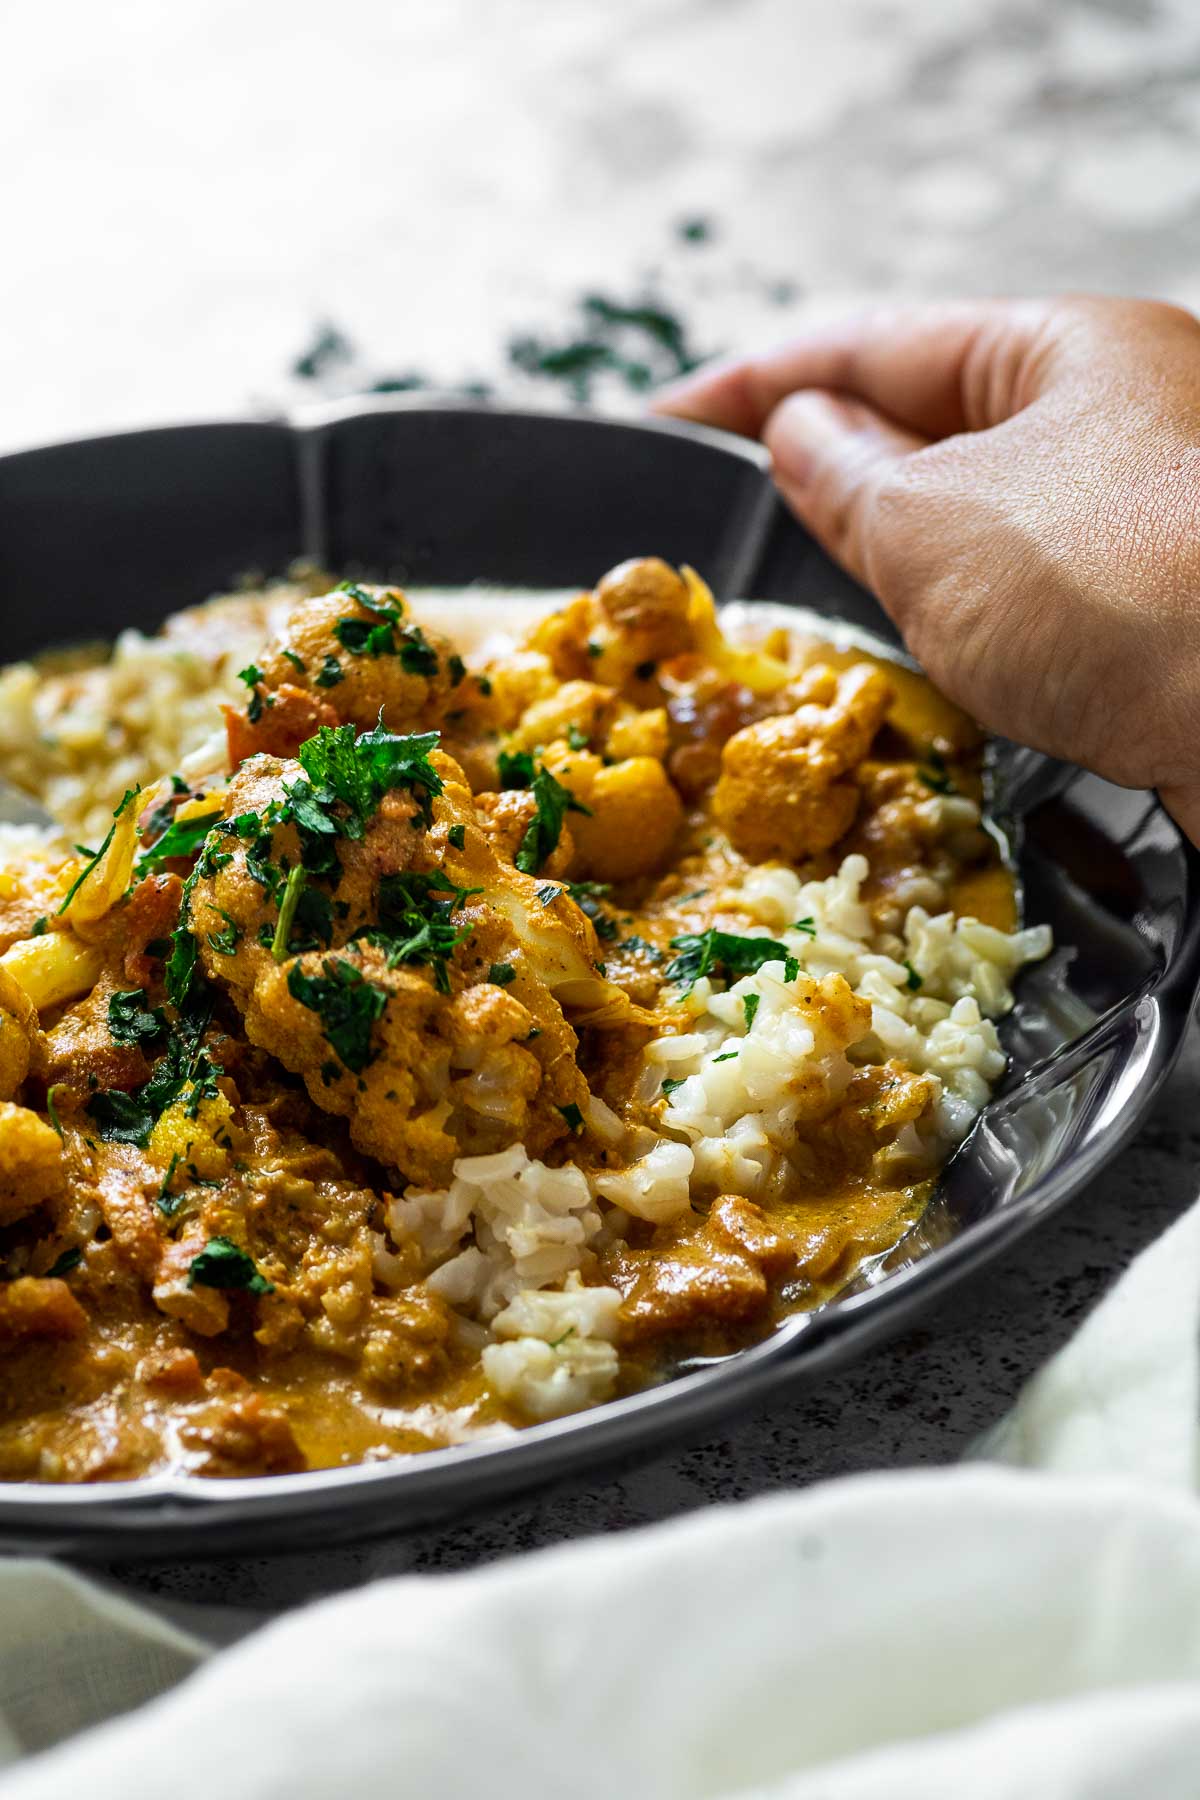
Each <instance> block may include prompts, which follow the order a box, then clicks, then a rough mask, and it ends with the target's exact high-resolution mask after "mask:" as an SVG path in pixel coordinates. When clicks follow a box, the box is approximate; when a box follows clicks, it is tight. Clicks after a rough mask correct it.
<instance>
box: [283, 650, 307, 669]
mask: <svg viewBox="0 0 1200 1800" xmlns="http://www.w3.org/2000/svg"><path fill="white" fill-rule="evenodd" d="M279 654H280V655H281V656H282V657H285V658H286V659H287V661H288V662H290V663H291V665H292V667H293V669H295V671H296V673H297V675H303V673H304V658H303V657H302V656H297V654H296V652H295V651H294V650H287V649H284V650H281V651H280V652H279Z"/></svg>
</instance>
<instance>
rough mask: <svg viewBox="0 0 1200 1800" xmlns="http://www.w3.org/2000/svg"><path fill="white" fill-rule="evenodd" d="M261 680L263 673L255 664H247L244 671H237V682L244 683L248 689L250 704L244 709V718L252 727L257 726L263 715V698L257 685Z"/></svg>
mask: <svg viewBox="0 0 1200 1800" xmlns="http://www.w3.org/2000/svg"><path fill="white" fill-rule="evenodd" d="M262 679H263V672H262V670H261V669H260V668H259V666H258V664H257V663H247V665H246V667H245V668H244V669H239V670H238V680H239V681H244V682H245V683H246V686H247V687H248V688H249V689H250V703H249V705H248V706H247V708H246V717H247V718H248V719H249V721H250V723H251V724H252V725H257V724H258V721H259V720H260V719H261V718H262V715H263V697H262V695H261V693H260V692H259V684H260V682H261V681H262ZM272 704H273V703H272Z"/></svg>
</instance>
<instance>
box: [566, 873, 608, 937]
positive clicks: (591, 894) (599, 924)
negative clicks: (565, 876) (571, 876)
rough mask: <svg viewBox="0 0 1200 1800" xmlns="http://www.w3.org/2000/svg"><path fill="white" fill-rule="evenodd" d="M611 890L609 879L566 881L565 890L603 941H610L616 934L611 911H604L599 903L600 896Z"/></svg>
mask: <svg viewBox="0 0 1200 1800" xmlns="http://www.w3.org/2000/svg"><path fill="white" fill-rule="evenodd" d="M611 891H612V883H611V882H610V881H571V882H568V883H567V892H568V893H569V894H570V896H571V898H572V900H573V901H574V902H575V904H576V906H577V907H578V908H579V910H580V912H581V913H583V914H584V915H585V916H586V917H587V918H589V919H590V920H591V921H592V924H593V926H594V927H595V930H596V936H597V937H598V938H600V939H602V940H603V941H604V942H605V943H611V942H612V940H613V938H615V937H616V935H617V921H616V920H615V919H614V918H613V916H612V914H611V913H607V912H605V910H604V908H603V907H602V906H601V904H600V896H601V895H602V894H608V893H611Z"/></svg>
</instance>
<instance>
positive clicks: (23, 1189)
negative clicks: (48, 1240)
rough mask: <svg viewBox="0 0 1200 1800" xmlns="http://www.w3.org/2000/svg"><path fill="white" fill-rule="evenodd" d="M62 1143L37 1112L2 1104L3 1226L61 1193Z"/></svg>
mask: <svg viewBox="0 0 1200 1800" xmlns="http://www.w3.org/2000/svg"><path fill="white" fill-rule="evenodd" d="M64 1180H65V1175H64V1171H63V1155H62V1142H61V1140H60V1138H59V1135H58V1133H57V1131H55V1129H54V1127H53V1126H52V1125H49V1124H47V1122H46V1120H45V1119H41V1118H39V1117H38V1115H37V1113H35V1112H30V1111H29V1109H28V1108H27V1107H24V1106H16V1105H14V1104H13V1102H12V1101H11V1100H3V1101H0V1225H11V1224H12V1223H13V1221H14V1219H22V1218H24V1216H25V1214H26V1213H29V1212H32V1211H33V1209H34V1207H36V1206H40V1205H41V1203H42V1201H43V1200H51V1199H53V1198H54V1196H55V1195H56V1194H58V1193H60V1192H61V1191H62V1187H63V1183H64Z"/></svg>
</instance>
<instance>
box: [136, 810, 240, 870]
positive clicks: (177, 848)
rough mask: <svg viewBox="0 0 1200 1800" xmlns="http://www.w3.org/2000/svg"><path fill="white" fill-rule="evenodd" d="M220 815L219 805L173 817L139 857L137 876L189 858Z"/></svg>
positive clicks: (194, 853) (195, 851) (193, 854)
mask: <svg viewBox="0 0 1200 1800" xmlns="http://www.w3.org/2000/svg"><path fill="white" fill-rule="evenodd" d="M220 818H221V813H220V810H219V809H216V810H214V811H213V812H206V813H198V814H197V815H196V816H195V817H194V818H190V819H172V820H171V823H170V824H169V825H168V826H167V828H166V830H165V831H163V832H162V834H161V836H159V837H157V838H156V839H155V840H154V842H153V843H152V844H151V846H150V848H149V849H148V850H146V851H144V852H143V854H142V855H141V856H140V857H139V858H138V861H137V866H136V868H135V869H134V874H135V875H136V876H137V878H138V880H139V881H140V880H141V879H142V877H143V876H145V875H153V874H156V873H157V871H158V870H159V869H161V868H162V866H163V864H164V863H168V862H177V861H190V860H191V858H192V857H193V856H195V855H196V853H197V851H198V850H199V849H200V846H201V845H202V844H203V842H204V840H205V838H206V837H207V836H208V834H209V832H210V831H211V830H212V828H213V826H214V825H215V824H217V823H218V821H219V820H220Z"/></svg>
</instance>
